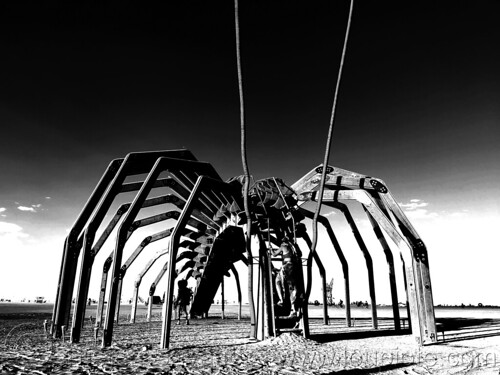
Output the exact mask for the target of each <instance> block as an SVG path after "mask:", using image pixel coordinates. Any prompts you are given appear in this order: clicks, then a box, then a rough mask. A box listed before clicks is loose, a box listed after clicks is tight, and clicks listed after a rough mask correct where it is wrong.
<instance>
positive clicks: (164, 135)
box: [0, 0, 500, 305]
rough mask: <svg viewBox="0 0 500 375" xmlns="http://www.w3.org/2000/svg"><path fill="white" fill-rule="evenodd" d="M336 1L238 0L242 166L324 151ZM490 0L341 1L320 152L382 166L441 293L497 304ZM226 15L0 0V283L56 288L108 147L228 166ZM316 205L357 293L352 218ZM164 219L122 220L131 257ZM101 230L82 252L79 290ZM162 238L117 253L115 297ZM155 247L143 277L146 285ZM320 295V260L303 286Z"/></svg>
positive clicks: (286, 164)
mask: <svg viewBox="0 0 500 375" xmlns="http://www.w3.org/2000/svg"><path fill="white" fill-rule="evenodd" d="M347 11H348V2H347V1H345V2H343V1H335V2H332V1H330V2H315V3H313V4H309V3H308V4H305V3H304V2H295V1H289V2H286V4H285V3H281V2H276V3H275V2H269V1H267V0H259V1H252V2H242V4H241V9H240V16H241V35H242V40H241V46H242V59H243V68H244V69H243V72H244V83H245V87H244V90H245V103H246V115H247V125H248V134H247V136H248V139H247V146H248V160H249V166H250V173H251V174H252V175H253V176H254V177H255V178H256V179H260V178H265V177H269V176H276V177H280V178H283V180H284V181H285V182H286V183H287V184H288V185H291V184H293V182H295V181H296V180H298V179H299V178H300V177H301V176H303V175H304V174H305V173H307V172H308V171H309V170H311V169H312V168H314V167H315V166H317V165H319V164H320V163H321V162H322V160H323V150H324V147H325V145H324V142H325V137H326V134H327V129H328V123H329V119H330V110H331V105H332V99H333V97H332V95H333V88H334V86H335V80H336V77H337V68H338V62H339V58H340V53H341V47H342V43H343V40H344V31H345V24H346V18H347ZM499 12H500V3H499V2H498V1H493V0H489V1H484V2H481V3H474V2H465V3H457V2H454V1H440V2H438V3H432V4H431V3H429V4H421V3H414V4H413V3H404V4H403V3H398V4H397V6H395V5H394V4H392V3H390V2H384V3H380V2H356V4H355V8H354V15H353V22H352V28H351V33H350V39H349V45H348V50H347V55H346V60H345V65H344V71H343V78H342V84H341V88H340V96H339V101H338V104H337V116H336V124H335V131H334V137H333V145H332V151H331V159H330V164H332V165H334V166H338V167H341V168H344V169H348V170H352V171H355V172H359V173H362V174H366V175H369V176H374V177H379V178H381V179H383V180H384V181H385V182H386V183H387V184H388V186H389V188H390V189H391V191H392V192H393V194H394V196H395V198H396V200H397V201H398V202H400V203H401V205H402V207H403V208H404V210H405V212H406V213H407V215H408V217H409V218H410V220H411V221H412V223H413V224H414V226H415V228H416V229H417V231H418V232H419V233H420V235H421V237H422V239H423V241H424V242H425V243H426V245H427V248H428V251H429V261H430V270H431V277H432V283H433V291H434V299H435V303H436V304H440V303H441V304H454V303H462V302H463V303H472V304H477V303H483V304H496V305H500V295H499V294H498V293H497V292H496V289H497V288H496V286H497V285H498V284H499V280H498V277H497V276H495V275H497V274H498V272H497V271H496V266H497V265H498V253H499V252H500V246H499V245H498V239H497V237H498V236H497V232H498V228H500V225H499V224H500V223H499V221H500V198H499V197H500V194H499V188H498V186H500V185H499V184H500V163H499V160H500V147H499V146H498V145H499V144H500V130H499V129H500V107H499V105H498V103H500V69H498V67H499V66H500V52H499V51H500V49H499V48H498V47H497V46H498V45H500V28H499V27H498V19H497V18H498V17H497V15H498V14H499ZM233 22H234V18H233V4H232V3H231V2H196V1H195V2H164V3H162V4H161V5H160V4H155V3H148V4H146V5H144V4H137V5H133V6H130V7H125V6H124V7H120V8H119V7H115V6H110V5H107V3H102V2H101V3H95V4H94V3H88V4H84V5H83V4H82V5H81V4H77V3H75V4H73V3H71V4H70V3H68V4H65V5H64V6H62V5H60V6H53V7H49V6H47V5H46V4H44V3H40V2H35V3H34V4H32V6H30V7H25V6H23V4H21V3H18V2H11V4H9V6H7V7H5V9H2V11H1V12H0V35H1V36H2V44H1V45H2V63H3V66H4V68H3V69H2V70H1V71H0V82H2V85H1V86H0V124H1V127H2V136H1V139H2V145H1V146H0V298H13V299H21V298H24V297H25V298H28V299H30V298H33V297H34V296H37V295H42V296H46V297H47V298H48V299H49V300H50V299H53V298H54V294H55V290H56V282H57V279H58V273H59V267H60V262H61V254H62V249H63V243H64V238H65V236H66V235H67V232H68V230H69V229H70V228H71V226H72V225H73V222H74V221H75V219H76V218H77V216H78V214H79V212H80V211H81V209H82V207H83V206H84V204H85V202H86V201H87V199H88V197H89V196H90V194H91V192H92V191H93V189H94V187H95V185H96V184H97V182H98V180H99V178H100V176H101V175H102V173H103V172H104V170H105V168H106V167H107V165H108V164H109V162H110V161H111V160H112V159H115V158H120V157H124V156H125V155H126V154H127V153H129V152H136V151H148V150H168V149H179V148H182V147H185V148H188V149H190V150H191V151H192V152H193V153H194V155H195V156H196V157H197V158H198V159H199V160H202V161H207V162H210V163H211V164H212V165H213V166H214V167H215V169H216V170H217V171H218V172H219V174H220V175H221V177H222V178H224V179H227V178H229V177H232V176H236V175H239V174H241V173H242V168H241V161H240V149H239V148H240V128H239V103H238V91H237V75H236V62H235V51H234V25H233ZM120 199H122V203H123V202H125V201H130V200H131V199H133V196H131V195H129V196H126V197H123V198H120ZM113 209H116V207H115V206H114V208H113ZM110 212H114V211H110ZM353 212H354V213H355V215H354V217H355V219H356V220H357V222H358V224H359V226H360V228H361V230H362V234H363V236H364V237H365V239H366V242H367V244H368V245H369V249H370V252H372V256H373V258H374V264H375V277H376V286H377V300H378V301H379V302H380V303H388V302H389V288H388V284H387V269H386V265H385V260H384V257H383V254H382V253H381V250H380V248H379V244H378V243H377V242H376V240H375V238H374V236H373V234H372V233H371V231H370V230H369V226H368V225H367V220H366V219H365V217H364V216H363V214H362V211H361V210H360V209H359V207H356V206H353ZM328 214H329V219H330V220H331V221H332V224H333V225H334V228H335V231H336V233H337V234H338V237H339V239H340V240H341V245H342V246H343V248H344V251H345V253H346V257H348V259H349V260H350V266H351V267H352V272H351V275H352V279H351V286H352V292H351V293H352V296H351V299H352V300H368V290H367V289H368V287H367V281H366V270H365V267H364V260H363V257H362V255H361V253H360V251H359V249H357V247H356V244H355V242H354V240H353V237H352V233H351V232H350V229H348V228H347V226H346V224H345V221H344V220H343V218H342V217H340V215H339V214H333V213H332V214H330V213H328ZM109 217H110V216H108V218H107V219H106V220H109ZM165 225H168V226H171V225H172V224H171V223H163V224H158V225H157V226H155V227H154V228H153V227H152V228H148V229H147V230H141V231H138V233H136V234H134V236H132V238H131V239H130V241H129V244H128V245H127V247H126V248H125V257H126V256H127V254H130V253H131V252H132V251H133V249H134V248H135V247H136V246H137V245H138V244H139V243H140V241H141V240H142V239H143V238H144V237H145V236H146V235H147V234H148V232H147V231H148V230H150V231H154V230H161V229H165ZM160 228H161V229H160ZM101 230H102V227H101ZM110 246H112V244H107V245H106V246H105V248H103V249H102V250H101V252H100V254H99V255H98V256H97V258H96V261H95V270H94V272H93V276H92V281H91V290H90V296H91V297H94V298H95V297H97V290H98V288H99V279H100V274H101V270H100V268H102V263H103V262H104V260H105V258H106V257H107V256H108V255H109V253H110V251H111V247H110ZM162 246H165V244H164V243H162V242H161V241H159V242H158V243H155V244H154V245H151V246H150V247H148V248H147V249H146V250H145V252H144V254H143V257H141V258H139V259H138V260H137V263H136V264H134V265H133V266H132V267H131V269H130V270H129V271H128V273H127V276H126V278H125V286H124V291H123V296H124V298H125V299H127V298H128V297H129V296H130V295H131V293H132V291H131V285H132V283H133V279H134V278H135V276H136V275H137V273H138V272H140V270H141V267H142V265H143V264H144V263H145V262H146V260H145V259H146V258H148V257H150V256H151V254H153V253H154V252H156V251H157V250H159V249H161V248H162ZM393 251H394V252H395V255H396V256H395V258H396V259H399V257H398V256H397V254H396V253H397V249H395V248H394V249H393ZM319 252H320V255H321V256H322V258H323V263H324V264H325V266H326V267H327V278H328V280H330V279H331V278H334V286H335V297H336V300H337V301H338V299H340V298H342V294H343V292H342V289H341V288H342V282H341V279H342V276H341V273H340V265H339V263H338V260H336V258H335V257H334V256H333V255H332V254H333V249H331V246H330V245H329V243H328V241H327V240H326V239H325V238H324V236H322V237H321V238H320V242H319ZM161 266H162V264H161V261H160V262H159V263H157V264H155V266H154V267H153V269H152V270H151V273H150V274H148V276H147V277H145V279H144V281H143V284H142V286H141V295H142V296H143V297H145V296H146V294H147V289H148V288H149V285H150V284H151V281H152V279H154V277H155V273H157V272H158V269H159V268H160V267H161ZM239 269H240V271H241V272H240V279H241V281H242V286H243V290H246V286H245V285H246V275H244V274H243V273H242V272H243V270H242V268H241V267H239ZM398 272H399V274H398V281H399V284H400V285H402V279H401V277H402V275H401V272H400V267H399V271H398ZM228 284H229V285H231V284H232V283H231V282H229V283H228ZM163 288H164V287H163ZM228 288H230V286H228ZM161 293H162V286H160V287H159V288H158V292H157V294H161ZM229 293H230V292H229ZM319 296H320V288H319V282H318V278H317V277H316V278H315V284H314V288H313V294H312V296H311V298H312V299H319ZM399 298H400V300H401V301H402V300H404V298H403V293H402V292H400V293H399ZM228 299H230V300H231V297H228Z"/></svg>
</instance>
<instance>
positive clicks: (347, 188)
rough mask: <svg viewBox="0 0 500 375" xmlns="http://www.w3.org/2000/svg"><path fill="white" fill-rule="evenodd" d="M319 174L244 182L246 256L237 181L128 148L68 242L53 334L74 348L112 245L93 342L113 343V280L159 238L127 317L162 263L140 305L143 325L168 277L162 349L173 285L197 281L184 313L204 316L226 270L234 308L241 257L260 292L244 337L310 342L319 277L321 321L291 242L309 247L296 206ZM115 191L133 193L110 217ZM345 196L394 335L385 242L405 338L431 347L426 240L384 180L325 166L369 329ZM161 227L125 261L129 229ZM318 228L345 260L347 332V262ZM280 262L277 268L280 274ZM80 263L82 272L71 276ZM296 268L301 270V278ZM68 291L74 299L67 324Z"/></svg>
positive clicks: (177, 156)
mask: <svg viewBox="0 0 500 375" xmlns="http://www.w3.org/2000/svg"><path fill="white" fill-rule="evenodd" d="M322 172H323V166H321V165H320V166H319V167H317V168H314V169H313V170H311V171H310V172H309V173H307V174H306V175H305V176H304V177H302V178H301V179H299V180H298V181H297V182H295V183H294V184H292V185H291V186H290V187H289V186H287V185H286V184H285V183H284V182H283V181H282V180H281V179H279V178H268V179H264V180H259V181H256V182H255V183H254V184H253V186H252V187H251V189H250V192H249V202H250V207H251V210H250V212H251V225H252V228H251V233H252V234H253V239H252V241H253V242H252V243H253V247H254V249H253V250H252V252H251V254H252V256H251V259H249V257H248V256H247V252H246V248H245V244H246V240H245V233H246V229H247V228H246V227H247V218H246V217H245V212H244V210H243V208H242V207H243V195H242V181H243V179H242V178H241V177H239V178H238V177H236V178H232V179H230V180H228V181H223V180H222V179H221V178H220V176H219V175H218V173H217V172H216V170H215V169H214V168H213V167H212V165H210V164H209V163H206V162H201V161H198V160H197V159H196V158H195V157H194V155H193V154H192V153H191V152H190V151H188V150H185V149H180V150H166V151H154V152H138V153H130V154H128V155H127V156H126V157H125V158H123V159H116V160H113V161H112V162H111V163H110V165H109V166H108V168H107V170H106V171H105V173H104V174H103V176H102V178H101V180H100V181H99V183H98V184H97V186H96V188H95V190H94V191H93V193H92V195H91V196H90V198H89V200H88V201H87V203H86V204H85V206H84V208H83V210H82V212H81V213H80V215H79V217H78V218H77V220H76V221H75V223H74V225H73V227H72V228H71V231H70V232H69V235H68V237H67V238H66V241H65V245H64V252H63V257H62V263H61V270H60V276H59V283H58V288H57V295H56V301H55V305H54V312H53V317H52V327H51V333H52V335H53V336H54V337H60V336H61V328H62V327H63V326H65V327H71V330H70V334H71V341H72V342H74V343H77V342H79V340H80V336H81V327H82V323H83V319H84V316H85V308H86V302H87V298H88V292H89V283H90V278H91V274H92V271H93V270H95V269H96V268H97V267H98V265H94V259H95V257H96V255H97V254H98V252H99V251H100V249H101V248H102V247H103V245H104V244H105V243H107V242H109V241H113V242H114V244H115V245H114V249H113V250H112V251H111V253H110V254H109V257H108V258H107V259H106V261H105V264H104V266H103V268H102V269H103V274H102V282H101V291H100V296H99V303H98V314H97V317H96V323H95V324H96V328H97V329H99V328H102V345H103V346H109V345H111V343H112V338H113V328H114V326H115V325H116V324H118V317H119V307H120V300H121V293H122V282H123V279H124V277H125V276H126V275H127V270H128V269H129V267H130V265H131V264H132V263H133V262H134V261H135V260H136V259H137V258H139V257H140V255H141V254H143V251H144V249H145V248H146V247H147V246H148V245H149V244H151V243H153V242H155V241H164V242H165V243H166V246H165V249H163V250H159V251H157V252H156V253H155V254H154V255H153V256H152V257H150V258H149V259H143V262H144V263H145V267H144V269H143V271H141V272H140V274H139V275H138V276H137V279H136V281H135V284H134V297H133V299H132V314H131V317H130V321H131V322H134V321H135V314H136V307H137V299H138V290H139V286H140V284H141V281H142V278H143V276H144V274H146V272H148V270H149V269H150V267H151V265H152V264H153V263H154V262H156V261H157V260H158V259H160V258H161V257H163V258H164V259H165V258H166V259H165V261H164V265H163V267H162V269H161V272H160V273H159V275H158V276H157V277H156V279H155V281H154V282H153V284H152V285H151V287H150V291H149V297H150V298H149V307H148V309H149V311H148V318H150V317H151V306H152V304H153V303H152V301H153V298H152V297H153V295H154V291H155V289H156V286H157V285H158V283H159V282H160V281H161V279H162V277H163V276H164V275H165V274H166V275H167V278H166V280H165V281H164V285H165V287H166V293H165V298H164V304H163V313H162V319H163V323H162V332H161V342H160V345H161V347H162V348H166V347H169V342H170V328H171V321H172V305H173V294H174V286H175V283H176V279H177V280H180V279H183V280H188V279H189V278H194V279H195V280H196V285H197V286H196V288H195V290H194V296H193V300H192V306H191V315H199V316H206V314H207V313H208V310H209V308H210V306H211V304H212V303H213V300H214V296H215V294H216V292H217V290H218V288H219V286H220V285H221V283H222V282H223V277H224V275H226V276H229V271H231V272H232V273H233V275H235V277H236V282H237V287H238V295H239V297H238V298H239V302H240V311H241V290H240V286H239V279H238V274H237V272H236V269H235V267H234V264H235V263H236V262H239V261H242V262H243V263H244V264H246V265H247V266H248V267H254V266H258V270H259V272H258V275H259V277H258V278H257V285H258V287H257V288H256V289H257V291H256V293H254V296H252V297H255V296H259V297H258V300H257V306H259V307H258V308H257V309H256V310H257V311H256V312H254V311H250V313H251V314H254V315H252V324H253V327H252V330H253V331H252V332H253V335H254V336H255V337H256V338H258V339H263V338H265V337H269V336H275V335H277V334H279V333H280V332H283V331H286V330H296V331H297V330H298V331H300V332H301V333H302V334H303V335H304V336H305V337H307V336H308V335H309V324H308V306H307V302H308V299H309V295H310V292H311V286H312V264H313V261H314V262H315V263H316V265H317V267H318V269H319V273H320V276H321V278H322V285H323V306H324V310H323V320H324V323H325V324H328V314H327V306H328V300H327V294H326V291H327V282H326V275H325V266H324V265H323V263H322V262H321V259H320V255H319V253H318V252H315V251H312V252H311V251H308V252H303V251H302V250H301V249H300V247H299V244H298V241H297V240H298V239H302V241H301V243H305V244H307V245H309V246H310V245H311V240H310V238H309V236H308V233H307V230H306V225H305V224H304V223H305V222H306V219H307V220H310V219H311V218H312V217H313V213H312V212H311V211H309V210H307V209H305V208H304V203H306V202H310V201H316V200H317V199H318V196H317V195H318V186H319V182H320V178H321V173H322ZM131 176H133V177H135V178H137V179H138V181H133V182H128V181H129V180H130V179H129V180H127V178H129V177H131ZM157 188H162V190H161V191H162V192H165V190H167V191H168V194H163V195H158V196H152V194H154V191H155V189H157ZM156 191H159V190H156ZM122 193H129V194H130V193H133V194H135V196H134V198H133V200H132V201H131V202H129V203H126V204H123V205H121V206H120V207H119V208H118V210H117V211H116V212H115V213H114V214H113V213H112V212H108V211H110V207H111V206H112V204H113V202H114V201H115V200H116V199H117V196H118V195H119V194H122ZM345 201H357V202H358V203H360V204H361V206H362V207H363V209H364V212H365V213H366V215H367V217H368V219H369V221H370V223H371V226H372V228H373V231H374V232H375V234H376V236H377V238H378V240H379V242H380V244H381V246H382V249H383V252H384V255H385V259H386V261H387V265H388V278H389V282H390V287H391V298H392V306H393V315H394V327H395V329H396V330H400V329H401V326H400V316H399V309H398V296H397V288H396V277H395V267H394V260H393V254H392V250H391V249H390V248H389V245H388V243H387V241H386V236H388V237H389V238H390V239H391V240H392V242H393V243H394V244H396V245H397V246H398V248H399V253H400V256H401V259H402V264H403V274H404V278H405V288H406V294H407V301H408V310H409V319H410V321H411V329H412V333H413V335H414V336H415V338H416V340H417V342H418V343H419V344H422V345H425V344H429V343H432V342H435V341H436V325H435V320H434V307H433V301H432V289H431V281H430V276H429V263H428V258H427V249H426V247H425V245H424V243H423V242H422V240H421V239H420V237H419V236H418V234H417V232H416V231H415V229H414V228H413V227H412V225H411V223H410V222H409V220H408V219H407V218H406V216H405V215H404V213H403V211H402V210H401V208H400V207H399V206H398V204H397V203H396V201H395V200H394V198H393V196H392V195H391V193H390V192H389V190H388V188H387V185H386V184H385V183H384V182H383V181H382V180H380V179H377V178H373V177H369V176H366V175H362V174H358V173H353V172H350V171H347V170H344V169H341V168H337V167H331V166H327V175H326V188H325V191H324V193H323V202H324V204H325V205H326V206H328V207H330V208H332V209H334V210H338V211H340V212H341V213H342V214H343V215H344V217H345V219H346V221H347V223H348V224H349V226H350V227H351V229H352V231H353V233H354V236H355V239H356V241H357V243H358V245H359V248H360V250H361V252H362V253H363V255H364V258H365V261H366V268H367V272H368V276H369V277H368V279H369V290H370V299H371V300H370V305H371V308H372V310H371V313H372V325H373V328H377V310H376V305H377V303H376V298H375V281H374V274H373V265H372V257H371V256H372V255H371V254H370V252H369V251H368V249H367V246H366V245H365V243H364V241H363V238H362V237H361V234H360V232H359V230H358V228H357V226H356V224H355V222H354V220H353V218H352V215H351V213H350V211H349V209H348V206H347V205H346V204H345ZM148 207H156V208H157V210H160V211H161V212H160V213H157V214H155V215H153V216H149V217H145V218H142V219H137V218H138V216H139V214H140V212H141V210H143V209H146V208H148ZM107 214H108V215H112V217H111V219H110V221H109V223H108V224H107V225H106V224H105V223H103V222H104V219H105V216H106V215H107ZM160 222H168V223H169V224H165V229H164V230H163V231H159V232H157V233H152V234H151V235H149V236H147V237H145V238H144V239H143V240H142V242H141V243H140V245H139V246H138V247H137V248H135V250H134V251H133V252H132V255H130V256H129V258H128V259H125V261H124V260H123V253H124V247H125V245H126V244H127V241H128V240H129V239H130V237H131V236H132V235H133V234H134V232H135V231H136V230H137V229H138V228H141V227H146V226H148V225H151V224H153V223H160ZM319 222H320V223H321V224H322V225H323V227H324V228H325V230H326V233H327V234H328V237H329V240H330V241H331V243H332V245H333V248H334V249H335V253H336V255H337V256H338V259H339V260H340V262H341V264H342V270H343V279H344V292H345V294H344V296H343V298H344V301H345V314H346V316H345V324H346V326H347V327H349V326H351V312H350V295H349V293H350V292H349V278H350V274H349V265H348V262H347V260H346V257H345V255H344V253H343V250H342V248H341V246H340V244H339V242H338V241H337V239H336V237H335V234H334V231H333V228H332V226H331V225H330V223H329V221H328V219H327V218H326V217H325V216H320V219H319ZM101 224H102V225H103V228H104V229H103V230H102V233H101V234H100V236H99V238H97V230H98V228H99V227H100V226H101ZM284 242H286V244H287V246H289V249H288V250H287V251H281V252H280V251H279V249H280V246H281V245H282V244H283V243H284ZM292 253H293V254H294V256H295V257H296V260H295V262H298V263H297V264H298V265H299V266H298V267H294V268H293V272H294V273H291V272H289V271H290V269H289V270H288V271H287V269H286V267H288V266H287V263H289V262H291V255H290V254H292ZM302 253H305V254H307V258H305V259H303V258H302V255H301V254H302ZM282 266H285V268H284V269H283V270H281V271H280V268H281V267H282ZM303 266H305V267H303ZM78 267H79V270H80V271H79V274H77V269H78ZM303 268H305V271H306V272H305V277H304V274H303ZM280 272H281V273H282V276H281V285H283V284H287V283H288V284H287V285H291V284H290V277H292V276H293V278H294V280H293V283H294V288H295V289H294V293H296V295H295V299H294V301H295V302H296V303H297V301H298V305H297V307H296V306H294V305H292V303H291V301H290V290H288V291H287V288H283V290H281V291H279V290H277V288H276V285H277V284H279V282H280V280H278V282H277V281H276V278H277V277H279V274H280ZM108 275H109V277H110V278H111V287H110V290H109V291H108V298H107V306H106V313H105V319H104V321H103V315H104V300H105V298H104V297H105V293H106V284H107V279H108ZM290 275H292V276H290ZM75 286H76V300H75V303H74V306H73V319H72V322H71V325H70V312H71V309H72V297H73V292H74V288H75ZM250 288H252V286H250ZM280 293H281V294H280ZM249 298H250V296H249ZM251 310H252V309H251ZM255 314H256V315H255Z"/></svg>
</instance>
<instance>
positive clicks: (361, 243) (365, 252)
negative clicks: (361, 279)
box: [324, 202, 378, 329]
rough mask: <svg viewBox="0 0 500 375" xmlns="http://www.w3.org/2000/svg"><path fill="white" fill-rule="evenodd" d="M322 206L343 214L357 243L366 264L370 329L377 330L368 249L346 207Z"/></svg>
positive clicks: (335, 203) (336, 203)
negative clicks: (370, 317)
mask: <svg viewBox="0 0 500 375" xmlns="http://www.w3.org/2000/svg"><path fill="white" fill-rule="evenodd" d="M324 204H325V205H327V206H330V207H334V208H337V209H338V210H340V211H341V212H342V213H343V214H344V217H345V218H346V220H347V223H348V224H349V226H350V227H351V230H352V233H353V234H354V238H355V239H356V242H357V243H358V246H359V248H360V250H361V252H362V253H363V256H364V258H365V263H366V269H367V271H368V288H369V291H370V303H371V310H372V327H373V328H375V329H377V328H378V319H377V300H376V296H375V277H374V274H373V261H372V257H371V255H370V253H369V251H368V248H367V247H366V244H365V242H364V240H363V237H362V236H361V233H360V232H359V229H358V227H357V226H356V223H355V222H354V219H353V217H352V215H351V213H350V211H349V209H348V208H347V206H346V205H345V204H343V203H340V202H325V203H324Z"/></svg>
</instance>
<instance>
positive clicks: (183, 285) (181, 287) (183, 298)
mask: <svg viewBox="0 0 500 375" xmlns="http://www.w3.org/2000/svg"><path fill="white" fill-rule="evenodd" d="M177 286H178V290H177V298H176V299H175V302H174V307H175V309H176V312H177V324H181V315H182V313H183V312H184V315H185V316H186V325H189V313H188V311H187V307H188V306H189V304H190V303H191V299H192V298H193V291H192V290H191V289H190V288H188V286H187V280H179V281H178V282H177Z"/></svg>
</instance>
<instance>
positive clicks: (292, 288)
mask: <svg viewBox="0 0 500 375" xmlns="http://www.w3.org/2000/svg"><path fill="white" fill-rule="evenodd" d="M278 255H282V256H283V265H282V267H281V269H280V270H279V272H278V274H277V275H276V282H275V283H276V292H277V294H278V299H279V301H278V303H277V305H278V306H279V307H284V306H286V305H288V304H289V305H290V315H289V316H288V317H289V318H298V319H300V317H301V316H302V313H301V311H302V309H301V306H302V303H303V300H304V290H303V284H302V283H301V282H300V281H301V280H300V279H301V277H302V275H301V273H300V267H301V263H300V256H301V254H300V253H298V249H297V248H296V247H295V246H293V244H291V243H290V242H289V241H288V239H287V238H285V239H284V240H283V242H282V243H281V246H280V247H279V248H278V249H276V250H275V251H273V256H278Z"/></svg>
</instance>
